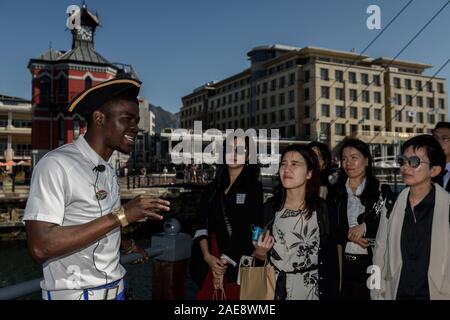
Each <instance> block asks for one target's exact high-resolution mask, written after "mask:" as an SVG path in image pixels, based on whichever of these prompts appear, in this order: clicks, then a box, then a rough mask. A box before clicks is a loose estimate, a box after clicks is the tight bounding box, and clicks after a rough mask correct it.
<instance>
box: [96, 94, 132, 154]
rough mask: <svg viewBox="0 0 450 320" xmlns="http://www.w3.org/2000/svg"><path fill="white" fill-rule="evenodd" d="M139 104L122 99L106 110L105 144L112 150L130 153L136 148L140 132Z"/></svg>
mask: <svg viewBox="0 0 450 320" xmlns="http://www.w3.org/2000/svg"><path fill="white" fill-rule="evenodd" d="M139 120H140V118H139V106H138V105H137V104H136V103H133V102H130V101H125V100H120V101H118V102H117V103H115V104H113V105H111V106H110V108H109V109H108V111H107V112H105V124H104V127H103V130H104V133H105V137H106V138H105V144H106V145H107V146H108V147H109V148H111V149H112V150H118V151H120V152H122V153H125V154H129V153H131V152H132V151H133V149H134V143H135V141H136V136H137V134H138V132H139V126H138V124H139Z"/></svg>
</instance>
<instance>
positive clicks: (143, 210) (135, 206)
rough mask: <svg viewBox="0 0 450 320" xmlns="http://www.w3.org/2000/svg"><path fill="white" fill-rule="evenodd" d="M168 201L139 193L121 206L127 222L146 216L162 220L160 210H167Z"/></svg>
mask: <svg viewBox="0 0 450 320" xmlns="http://www.w3.org/2000/svg"><path fill="white" fill-rule="evenodd" d="M169 205H170V202H169V201H166V200H163V199H160V198H155V197H151V196H146V195H139V196H137V197H136V198H134V199H133V200H131V201H130V202H128V203H127V204H125V205H124V206H123V208H124V210H125V215H126V216H127V220H128V222H129V223H133V222H136V221H139V220H142V219H144V218H146V217H149V218H150V219H154V220H162V218H163V217H162V215H160V214H158V213H159V212H161V211H169V210H170V208H169V207H168V206H169Z"/></svg>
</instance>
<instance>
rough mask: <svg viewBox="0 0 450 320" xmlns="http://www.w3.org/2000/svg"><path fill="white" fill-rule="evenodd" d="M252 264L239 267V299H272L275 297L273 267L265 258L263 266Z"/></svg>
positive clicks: (253, 262)
mask: <svg viewBox="0 0 450 320" xmlns="http://www.w3.org/2000/svg"><path fill="white" fill-rule="evenodd" d="M255 260H256V258H253V261H252V265H251V266H248V267H241V268H240V276H241V279H240V280H241V288H240V289H241V291H240V299H241V300H273V299H274V297H275V269H274V267H273V266H272V265H270V264H269V263H268V261H267V259H266V261H265V262H264V266H260V267H256V266H255Z"/></svg>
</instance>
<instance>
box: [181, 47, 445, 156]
mask: <svg viewBox="0 0 450 320" xmlns="http://www.w3.org/2000/svg"><path fill="white" fill-rule="evenodd" d="M247 55H248V57H249V58H250V61H251V66H250V68H249V69H246V70H244V71H242V72H240V73H238V74H235V75H233V76H231V77H228V78H226V79H224V80H221V81H214V82H209V83H207V84H206V85H204V86H202V87H200V88H197V89H195V90H194V91H193V92H192V93H191V94H189V95H186V96H184V97H183V98H182V103H183V106H182V108H181V127H182V128H188V129H192V128H193V123H194V121H195V120H202V121H203V123H202V125H203V129H207V128H217V129H220V130H225V129H227V128H232V129H236V128H242V129H248V128H256V129H258V128H266V129H271V128H276V129H279V133H280V136H281V137H282V138H284V139H291V138H294V139H298V140H320V141H323V142H326V143H328V144H329V145H330V146H331V147H335V146H336V145H337V144H338V143H339V142H340V141H341V140H342V139H343V138H344V137H345V136H354V137H358V138H360V139H362V140H364V141H366V142H368V143H370V144H371V145H372V146H371V148H372V149H373V151H374V155H375V156H386V155H394V154H395V153H396V152H398V150H395V149H396V148H398V147H399V145H400V142H401V141H402V140H405V139H407V138H409V137H410V136H412V135H415V134H419V133H428V132H430V131H431V129H432V128H433V127H434V126H435V124H436V123H437V122H438V121H446V119H447V109H448V96H447V91H446V80H445V79H444V78H439V77H435V78H432V77H431V76H427V75H425V74H424V71H425V70H426V69H427V68H430V67H432V66H431V65H429V64H424V63H418V62H411V61H406V60H398V59H396V60H393V59H389V58H377V59H374V58H370V57H369V56H367V55H362V54H359V53H356V52H352V51H350V52H348V51H339V50H331V49H324V48H318V47H311V46H309V47H304V48H297V47H289V46H283V45H273V46H261V47H256V48H254V49H253V50H251V51H250V52H249V53H248V54H247Z"/></svg>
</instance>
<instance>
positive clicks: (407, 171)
mask: <svg viewBox="0 0 450 320" xmlns="http://www.w3.org/2000/svg"><path fill="white" fill-rule="evenodd" d="M403 156H405V157H406V158H409V157H411V156H417V157H419V159H420V165H419V166H418V167H417V168H412V167H411V166H410V165H409V163H408V161H405V163H404V164H403V165H402V166H401V167H400V173H401V175H402V177H403V182H405V184H406V185H408V186H410V187H414V186H417V185H421V184H425V183H431V178H433V177H435V176H437V175H438V174H439V173H440V172H441V170H442V169H441V167H440V166H433V167H431V168H430V160H429V159H428V156H427V153H426V150H425V149H424V148H418V149H416V150H414V149H413V147H409V148H407V149H406V150H405V152H404V153H403Z"/></svg>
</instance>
